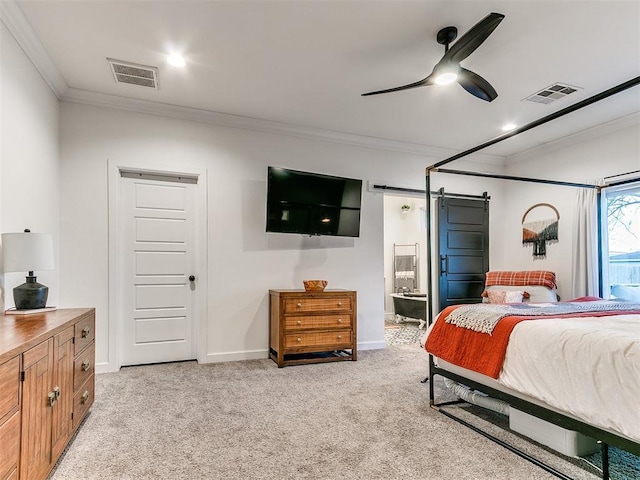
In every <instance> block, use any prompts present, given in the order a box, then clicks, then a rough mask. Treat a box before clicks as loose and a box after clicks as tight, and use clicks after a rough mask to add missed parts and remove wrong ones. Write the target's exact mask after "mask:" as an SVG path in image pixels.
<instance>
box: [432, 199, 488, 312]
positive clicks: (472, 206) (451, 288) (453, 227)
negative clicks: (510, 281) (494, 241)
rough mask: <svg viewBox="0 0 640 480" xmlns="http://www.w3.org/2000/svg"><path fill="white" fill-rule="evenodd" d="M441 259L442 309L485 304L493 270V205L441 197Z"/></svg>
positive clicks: (439, 234) (439, 218) (439, 248)
mask: <svg viewBox="0 0 640 480" xmlns="http://www.w3.org/2000/svg"><path fill="white" fill-rule="evenodd" d="M436 205H437V209H438V254H439V256H438V259H439V269H440V298H439V301H440V305H439V308H438V311H440V310H442V309H443V308H444V307H447V306H449V305H453V304H457V303H479V302H481V301H482V297H481V296H480V295H481V294H482V291H483V289H484V280H485V273H486V272H487V271H488V270H489V201H488V200H485V199H482V200H470V199H463V198H449V197H440V198H438V199H437V203H436Z"/></svg>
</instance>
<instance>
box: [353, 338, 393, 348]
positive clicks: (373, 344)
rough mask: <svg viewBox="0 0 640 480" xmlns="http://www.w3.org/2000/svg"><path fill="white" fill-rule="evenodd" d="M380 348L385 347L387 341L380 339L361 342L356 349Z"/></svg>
mask: <svg viewBox="0 0 640 480" xmlns="http://www.w3.org/2000/svg"><path fill="white" fill-rule="evenodd" d="M381 348H387V342H386V341H384V340H382V341H381V342H361V343H358V350H379V349H381Z"/></svg>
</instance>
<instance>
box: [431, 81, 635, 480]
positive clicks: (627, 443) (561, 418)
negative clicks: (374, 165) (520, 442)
mask: <svg viewBox="0 0 640 480" xmlns="http://www.w3.org/2000/svg"><path fill="white" fill-rule="evenodd" d="M638 84H640V76H638V77H635V78H633V79H631V80H629V81H627V82H624V83H621V84H619V85H616V86H614V87H612V88H610V89H608V90H605V91H603V92H601V93H599V94H596V95H594V96H592V97H589V98H587V99H585V100H582V101H580V102H577V103H576V104H574V105H571V106H569V107H566V108H564V109H562V110H558V111H557V112H555V113H552V114H550V115H547V116H546V117H543V118H541V119H538V120H536V121H534V122H531V123H529V124H527V125H524V126H522V127H520V128H516V129H514V130H513V131H511V132H508V133H506V134H504V135H501V136H499V137H496V138H494V139H493V140H490V141H488V142H486V143H483V144H481V145H478V146H476V147H473V148H471V149H469V150H466V151H464V152H461V153H459V154H456V155H453V156H452V157H449V158H447V159H445V160H442V161H440V162H438V163H435V164H433V165H431V166H429V167H427V168H426V178H425V183H426V189H425V193H426V196H427V210H426V216H427V217H426V229H427V232H426V235H427V245H426V257H427V258H426V268H427V292H428V294H429V295H430V296H431V298H434V297H433V285H434V279H433V275H434V273H433V271H432V247H431V219H432V214H433V212H432V208H433V207H432V205H431V204H432V202H431V201H430V196H431V194H432V193H436V192H431V175H432V174H433V173H444V174H452V175H466V176H475V177H485V178H492V179H503V180H512V181H520V182H533V183H542V184H548V185H558V186H566V187H575V188H589V189H596V190H597V195H598V202H597V204H598V212H597V215H598V251H599V252H600V253H602V238H601V232H600V227H601V222H602V212H601V206H600V199H601V190H602V189H603V188H605V187H612V186H617V185H622V184H625V183H630V182H633V181H637V178H635V179H631V180H629V179H626V180H619V181H613V182H609V183H608V184H607V185H603V186H597V185H590V184H581V183H572V182H563V181H554V180H544V179H536V178H527V177H519V176H510V175H498V174H488V173H481V172H471V171H464V170H451V169H447V168H443V167H444V166H445V165H447V164H449V163H451V162H454V161H455V160H458V159H460V158H463V157H466V156H468V155H471V154H473V153H475V152H478V151H479V150H482V149H484V148H487V147H489V146H491V145H494V144H496V143H499V142H502V141H504V140H506V139H508V138H511V137H513V136H515V135H519V134H521V133H523V132H525V131H528V130H531V129H532V128H535V127H538V126H540V125H543V124H545V123H548V122H550V121H552V120H555V119H557V118H560V117H562V116H564V115H567V114H569V113H571V112H574V111H576V110H579V109H581V108H584V107H586V106H588V105H591V104H593V103H596V102H598V101H600V100H603V99H605V98H608V97H610V96H612V95H615V94H617V93H620V92H622V91H624V90H627V89H629V88H631V87H634V86H636V85H638ZM629 173H630V174H633V173H638V172H629ZM623 175H627V173H625V174H621V175H615V176H613V177H607V178H609V179H612V178H614V177H619V176H623ZM437 193H441V191H439V192H437ZM598 258H599V265H598V271H599V274H598V275H599V278H598V281H599V293H600V296H602V290H603V282H602V259H601V255H598ZM432 323H433V309H432V308H428V309H427V324H428V325H431V324H432ZM435 375H440V376H442V377H445V378H449V379H451V380H453V381H454V382H459V383H462V384H464V385H467V386H468V387H470V388H472V389H476V390H478V391H481V392H484V393H485V394H487V395H490V396H492V397H494V398H498V399H500V400H503V401H505V402H507V403H508V404H509V405H511V406H513V407H514V408H517V409H518V410H520V411H523V412H525V413H528V414H530V415H533V416H535V417H537V418H540V419H542V420H545V421H547V422H550V423H553V424H555V425H557V426H559V427H562V428H565V429H568V430H573V431H577V432H579V433H582V434H584V435H586V436H589V437H592V438H595V439H596V440H598V441H599V442H600V443H601V449H602V478H603V479H606V480H608V479H609V451H608V446H609V445H612V446H615V447H619V448H621V449H623V450H626V451H628V452H630V453H632V454H635V455H640V444H638V443H636V442H634V441H632V440H630V439H628V438H626V437H623V436H620V435H617V434H614V433H612V432H610V431H607V430H603V429H601V428H598V427H594V426H593V425H590V424H588V423H586V422H583V421H580V420H577V419H575V418H573V417H570V416H568V415H564V414H562V413H558V412H557V411H555V410H551V409H549V408H546V407H542V406H540V405H537V404H534V403H531V402H529V401H527V400H524V399H522V398H519V397H517V396H514V395H510V394H508V393H505V392H502V391H500V390H496V389H494V388H491V387H487V386H485V385H483V384H481V383H478V382H476V381H473V380H470V379H468V378H466V377H463V376H461V375H459V374H456V373H453V372H450V371H448V370H446V369H443V368H441V367H438V366H437V365H436V364H435V362H434V358H433V355H431V354H429V376H428V377H427V378H426V379H425V380H423V382H427V381H428V380H429V379H430V378H431V379H433V378H434V376H435ZM434 390H435V389H434V386H433V381H431V382H429V402H430V406H431V407H432V408H435V409H436V410H438V411H439V412H440V413H443V414H444V415H446V416H447V417H450V418H452V419H453V420H455V421H457V422H459V423H461V424H463V425H465V426H467V427H469V428H471V429H473V430H474V431H476V432H478V433H480V434H482V435H484V436H485V437H487V438H489V439H490V440H492V441H494V442H496V443H498V444H500V445H502V446H503V447H505V448H508V449H509V450H511V451H512V452H514V453H516V454H517V455H519V456H521V457H522V458H525V459H526V460H528V461H530V462H532V463H534V464H536V465H538V466H540V467H541V468H543V469H545V470H546V471H548V472H549V473H551V474H553V475H555V476H556V477H558V478H563V479H568V480H570V477H568V476H567V475H565V474H564V473H562V472H560V471H558V470H556V469H555V468H553V467H551V466H550V465H547V464H545V463H543V462H541V461H540V460H538V459H536V458H534V457H532V456H531V455H529V454H527V453H526V452H523V451H521V450H519V449H517V448H516V447H513V446H511V445H509V444H507V443H505V442H504V441H502V440H500V439H498V438H496V437H494V436H492V435H490V434H488V433H486V432H484V431H482V430H480V429H479V428H477V427H475V426H473V425H471V424H469V423H468V422H465V421H464V420H462V419H460V418H458V417H456V416H455V415H453V414H451V413H450V412H447V411H445V410H444V409H442V408H440V407H443V406H446V405H451V404H452V403H459V402H463V401H462V400H460V401H458V402H446V403H441V404H436V402H435V398H434V397H435V392H434Z"/></svg>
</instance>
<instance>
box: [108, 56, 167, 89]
mask: <svg viewBox="0 0 640 480" xmlns="http://www.w3.org/2000/svg"><path fill="white" fill-rule="evenodd" d="M107 61H108V62H109V66H110V67H111V73H113V78H114V79H115V80H116V83H128V84H130V85H140V86H141V87H149V88H154V89H156V90H158V69H157V68H156V67H150V66H148V65H139V64H137V63H131V62H123V61H121V60H114V59H113V58H107Z"/></svg>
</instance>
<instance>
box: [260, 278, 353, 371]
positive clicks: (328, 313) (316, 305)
mask: <svg viewBox="0 0 640 480" xmlns="http://www.w3.org/2000/svg"><path fill="white" fill-rule="evenodd" d="M269 310H270V319H269V339H270V340H269V342H270V345H269V356H270V357H271V358H272V359H273V361H275V362H276V363H277V364H278V367H284V366H286V365H299V364H301V363H317V362H332V361H340V360H353V361H355V360H357V339H356V326H357V315H356V313H357V312H356V310H357V296H356V292H354V291H350V290H325V291H322V292H306V291H304V290H269Z"/></svg>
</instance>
